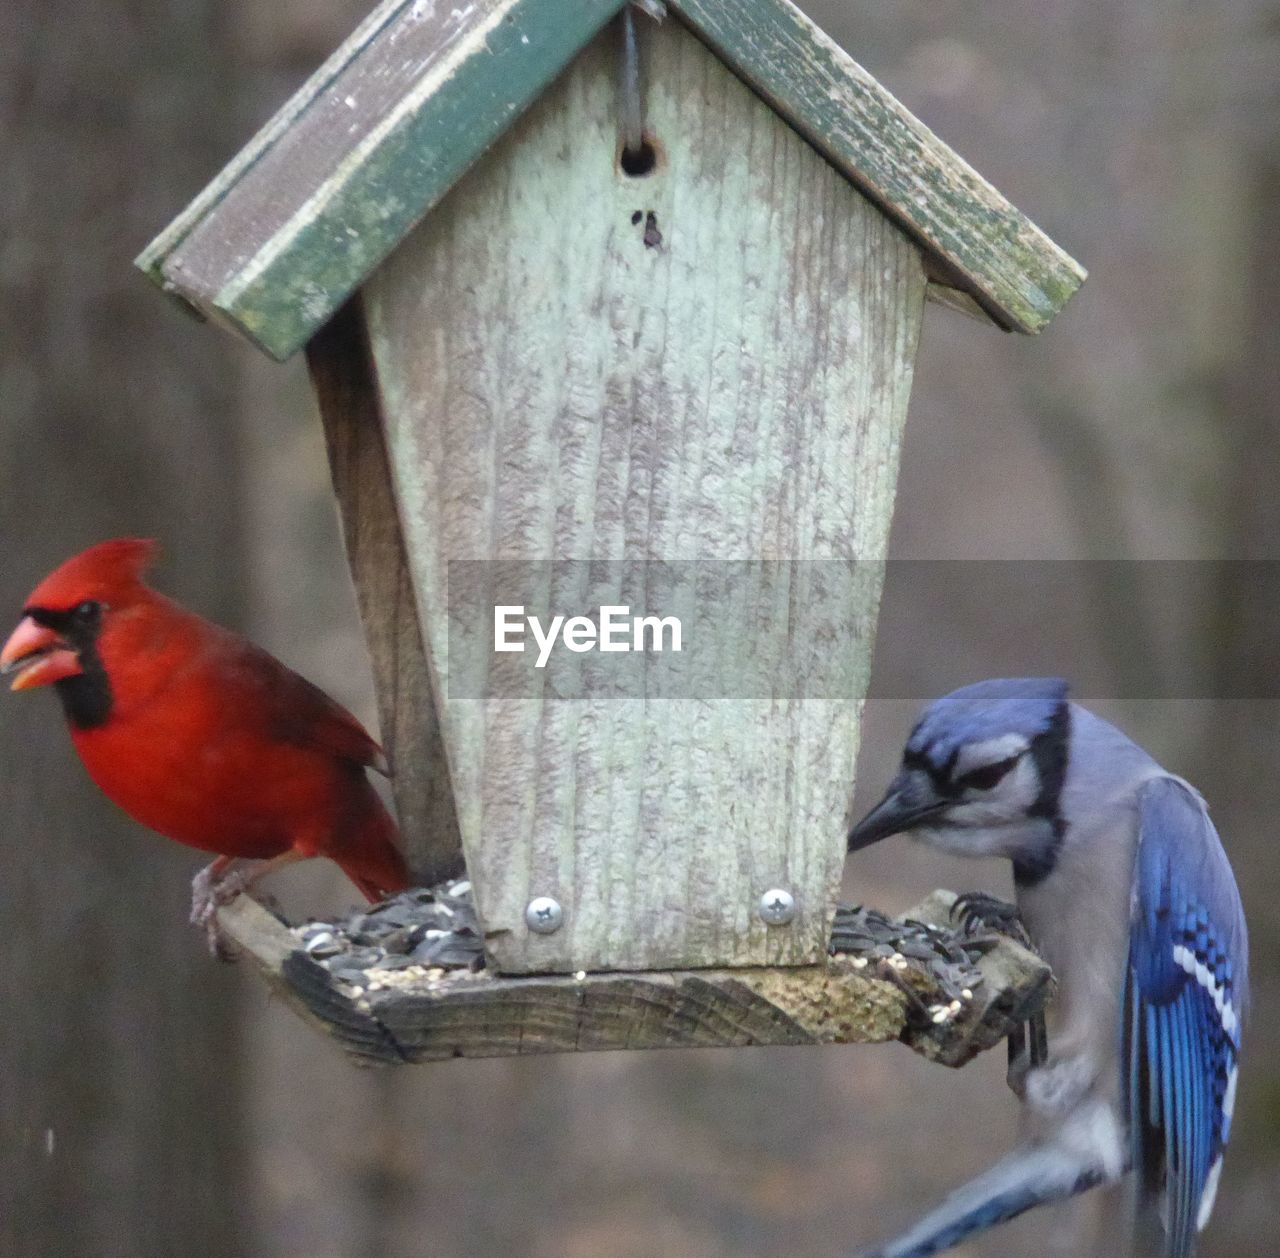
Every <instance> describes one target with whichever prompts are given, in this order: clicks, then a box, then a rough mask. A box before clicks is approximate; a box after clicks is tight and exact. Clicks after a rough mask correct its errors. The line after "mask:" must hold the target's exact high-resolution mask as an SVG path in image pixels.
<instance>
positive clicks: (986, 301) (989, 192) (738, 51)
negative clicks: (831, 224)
mask: <svg viewBox="0 0 1280 1258" xmlns="http://www.w3.org/2000/svg"><path fill="white" fill-rule="evenodd" d="M668 3H669V5H670V7H671V8H672V9H674V10H675V11H676V13H678V14H679V15H680V17H681V18H683V20H684V21H685V22H686V23H687V24H688V25H689V26H690V27H691V28H692V29H693V30H694V32H695V33H696V34H697V35H698V36H699V37H700V38H701V39H703V40H704V41H705V42H706V43H707V44H708V46H709V47H710V48H711V49H712V50H713V51H714V52H715V53H716V55H717V56H719V57H720V58H721V60H723V61H724V62H725V63H726V64H727V65H728V66H730V67H731V68H732V69H733V70H734V72H735V73H737V74H738V75H739V76H740V77H741V78H742V79H744V80H745V81H746V82H747V83H749V84H750V85H751V87H752V88H754V89H755V91H756V92H758V93H759V94H760V95H761V96H762V97H763V98H764V99H765V100H766V101H767V102H768V103H769V104H770V105H771V106H772V107H773V108H774V109H775V110H777V112H778V113H779V114H780V115H781V116H782V117H783V118H785V119H786V120H787V121H788V122H789V123H790V124H791V125H792V126H793V127H794V128H795V129H796V130H797V131H799V132H800V134H801V135H803V136H804V137H805V138H806V139H807V140H808V141H809V142H810V143H811V144H812V145H813V146H814V147H815V148H816V149H817V150H818V151H819V152H820V153H822V154H823V155H824V156H825V157H826V158H827V160H828V161H830V162H831V163H832V164H833V165H834V166H835V167H836V168H837V169H838V170H840V171H841V172H842V173H843V174H844V175H845V176H846V177H847V178H848V179H849V180H850V181H851V182H852V183H854V184H856V185H857V186H858V187H859V188H861V189H862V191H863V192H865V193H866V195H867V196H869V197H870V198H871V199H872V200H873V201H875V202H876V204H878V205H879V206H880V207H881V208H882V209H883V210H884V211H885V212H886V213H887V214H888V215H889V216H890V217H891V218H893V219H894V220H895V221H896V222H898V223H899V224H900V226H901V227H902V228H903V229H904V230H905V231H906V232H907V233H908V234H909V235H910V236H912V237H913V238H914V239H916V240H917V241H919V242H920V243H921V244H922V245H924V246H925V247H926V248H927V249H928V250H929V251H930V252H932V253H934V254H936V255H937V256H938V257H939V258H941V259H943V260H944V261H945V262H946V264H947V269H948V270H950V271H952V272H954V278H952V279H950V280H949V282H951V283H956V284H958V285H961V286H963V287H965V288H968V289H970V290H971V291H972V292H973V294H974V296H975V297H976V298H977V299H978V301H979V302H980V303H981V304H982V306H983V307H984V309H986V310H987V312H988V313H989V314H990V315H991V316H992V317H993V318H995V319H996V320H997V322H1000V323H1003V324H1006V325H1007V326H1009V327H1012V328H1013V329H1015V330H1017V331H1019V332H1027V333H1035V332H1039V331H1040V330H1041V329H1042V328H1043V327H1044V326H1045V325H1046V324H1047V323H1048V322H1049V321H1050V320H1051V319H1052V318H1053V317H1054V316H1055V315H1056V314H1057V313H1058V312H1059V311H1060V310H1061V309H1062V307H1063V306H1065V305H1066V303H1067V302H1068V301H1069V300H1070V299H1071V297H1072V296H1073V295H1074V293H1075V292H1076V290H1077V289H1078V288H1079V287H1080V285H1081V284H1082V283H1084V280H1085V277H1086V274H1087V273H1086V271H1085V270H1084V268H1083V267H1082V266H1081V265H1080V264H1079V263H1078V262H1076V261H1075V259H1074V258H1072V257H1071V256H1070V255H1069V254H1067V253H1066V252H1064V251H1063V250H1062V249H1060V248H1059V247H1058V246H1057V245H1056V244H1054V242H1053V241H1052V240H1050V239H1049V237H1048V236H1046V235H1045V234H1044V232H1042V231H1041V230H1040V229H1039V228H1038V227H1037V226H1036V225H1035V224H1034V223H1033V222H1031V220H1030V219H1028V218H1027V217H1026V216H1025V215H1023V214H1022V213H1020V212H1019V211H1018V210H1017V209H1015V208H1014V207H1013V206H1012V205H1011V204H1010V203H1009V202H1008V201H1007V200H1006V199H1005V198H1004V197H1003V196H1002V195H1001V194H1000V193H999V192H998V191H996V189H995V188H993V187H992V186H991V184H989V183H988V182H987V181H986V180H985V179H983V178H982V176H981V175H979V174H978V173H977V171H975V170H974V169H973V168H972V167H971V166H970V165H969V164H968V163H967V162H965V161H964V159H963V158H961V157H960V156H959V155H958V154H957V153H955V152H954V151H953V150H952V149H950V148H948V147H947V145H945V144H944V143H943V142H942V141H941V140H939V139H938V137H937V136H935V135H934V134H933V132H932V131H930V130H929V128H928V127H926V126H925V125H924V123H922V122H921V121H920V120H919V119H918V118H916V117H915V116H914V115H913V114H911V113H910V112H909V111H908V110H907V109H906V108H905V107H904V106H903V105H902V104H901V103H900V102H899V101H898V100H897V99H896V98H895V97H894V96H893V95H892V94H891V93H890V92H889V91H888V90H887V89H886V88H885V87H884V86H883V85H881V84H880V83H878V82H877V81H876V80H875V79H874V78H873V77H872V76H871V75H870V74H868V73H867V71H866V70H864V69H863V68H862V67H861V66H860V65H859V64H858V63H857V62H856V61H854V59H853V58H852V57H851V56H849V54H848V53H847V52H845V51H844V49H842V48H841V47H840V46H839V45H838V44H837V43H836V42H835V41H834V40H833V39H832V38H831V37H830V36H829V35H827V34H826V32H825V31H823V30H822V29H821V28H820V27H818V26H817V25H815V24H814V23H813V22H812V21H811V20H810V19H809V18H808V17H806V16H805V14H803V13H802V12H801V11H800V10H799V9H797V8H796V6H795V5H794V4H792V3H790V0H668Z"/></svg>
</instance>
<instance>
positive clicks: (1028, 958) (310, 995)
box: [219, 891, 1053, 1066]
mask: <svg viewBox="0 0 1280 1258" xmlns="http://www.w3.org/2000/svg"><path fill="white" fill-rule="evenodd" d="M955 899H956V897H955V894H954V893H953V892H950V891H935V892H934V893H933V894H932V895H931V896H929V898H928V899H926V900H925V901H924V902H923V903H921V904H920V905H918V906H917V907H916V908H914V909H913V910H911V911H910V912H909V913H906V914H904V915H903V916H902V917H901V918H897V919H887V918H884V917H883V916H881V915H879V914H876V913H874V912H870V913H868V912H864V911H863V910H857V909H849V908H841V909H838V910H837V912H836V918H835V923H834V927H833V931H832V951H831V955H830V956H829V957H828V958H827V959H826V961H825V963H824V964H821V965H812V966H795V967H756V968H751V967H747V968H735V969H732V970H729V969H719V970H717V969H706V970H672V971H651V972H641V973H599V974H587V973H582V972H579V973H577V974H572V975H566V974H554V975H533V976H520V977H508V976H505V975H501V974H495V973H493V972H492V971H490V970H487V969H485V968H482V967H483V958H482V953H481V946H480V940H479V938H478V937H477V936H475V935H471V936H470V938H469V939H468V938H467V937H466V935H467V932H465V931H464V932H463V935H462V936H460V937H459V939H458V940H457V943H458V946H457V947H456V948H449V947H445V948H443V949H441V956H442V957H443V958H444V961H443V962H437V963H433V964H425V965H420V966H419V965H414V966H403V965H402V966H401V968H399V969H390V968H380V966H379V964H378V963H377V962H375V963H373V964H372V965H369V966H368V968H367V969H365V970H364V971H363V977H356V976H354V975H353V972H352V970H350V969H346V970H344V973H345V974H346V976H347V977H345V978H342V977H339V976H338V974H337V973H336V972H335V970H336V969H338V968H340V966H335V964H334V960H333V958H332V957H331V958H329V959H328V964H326V963H324V962H322V961H321V960H319V959H317V957H316V956H314V955H312V953H311V952H308V951H307V947H306V944H305V943H304V940H309V941H313V940H314V939H315V936H316V933H317V932H318V931H320V930H325V929H326V928H327V930H328V932H329V933H330V934H332V935H333V936H334V937H335V938H337V939H339V940H341V939H343V937H344V934H345V932H346V931H347V929H348V928H350V929H351V930H352V931H356V932H358V929H359V925H358V924H359V923H360V922H361V921H362V920H367V915H366V914H358V915H353V916H352V918H348V919H346V921H345V922H344V921H335V922H333V923H308V924H306V925H305V926H298V927H290V926H289V925H288V924H287V923H286V922H284V921H283V920H282V919H281V918H279V917H278V916H276V915H275V914H273V913H272V912H271V911H269V910H268V909H267V908H265V907H264V906H263V905H262V904H260V903H259V902H258V901H256V900H254V899H252V898H251V897H249V896H247V895H245V896H241V897H240V898H239V899H237V900H236V901H234V902H233V903H232V904H230V905H228V906H227V907H225V908H223V909H222V910H221V911H220V913H219V921H220V924H221V927H222V930H223V932H224V935H225V936H226V938H228V939H229V940H230V941H231V942H232V943H233V944H234V945H236V947H237V948H238V950H239V951H241V952H243V953H244V954H246V955H247V956H248V957H249V958H250V959H251V960H252V961H253V962H254V964H255V965H257V967H258V968H259V969H260V970H261V971H262V973H263V974H264V975H265V977H266V978H267V979H268V981H269V982H270V983H271V985H272V986H273V987H274V988H275V989H276V990H277V991H279V993H280V994H281V995H282V996H283V997H284V998H285V1000H286V1001H287V1002H288V1003H289V1004H290V1005H292V1006H293V1007H294V1008H295V1009H296V1010H297V1011H298V1012H299V1013H301V1014H302V1015H303V1016H304V1017H305V1018H307V1019H308V1020H309V1021H311V1022H312V1023H313V1024H315V1025H317V1026H319V1027H320V1029H321V1030H323V1031H324V1032H325V1033H326V1034H328V1035H331V1036H332V1037H333V1038H334V1039H335V1040H337V1042H338V1043H339V1044H340V1045H341V1046H342V1048H343V1049H345V1050H346V1051H347V1052H348V1053H349V1054H351V1056H352V1057H353V1058H355V1060H356V1061H358V1062H360V1063H362V1064H403V1063H412V1062H424V1061H439V1060H443V1059H446V1058H450V1057H507V1056H522V1055H524V1054H529V1053H556V1052H584V1051H598V1050H604V1049H622V1048H629V1049H634V1048H694V1047H722V1048H723V1047H747V1046H750V1045H757V1044H762V1045H777V1044H870V1043H882V1042H885V1041H888V1040H901V1041H902V1042H903V1043H904V1044H907V1045H908V1046H909V1047H911V1048H913V1049H915V1050H916V1052H918V1053H920V1054H922V1055H923V1056H925V1057H927V1058H929V1059H930V1060H932V1061H938V1062H941V1063H942V1064H944V1065H948V1066H962V1065H964V1064H965V1063H966V1062H968V1061H970V1060H971V1059H972V1058H973V1057H974V1056H976V1055H977V1054H978V1053H980V1052H982V1051H984V1050H985V1049H988V1048H992V1047H994V1046H995V1045H996V1044H998V1043H1000V1041H1001V1040H1003V1039H1005V1038H1006V1037H1008V1036H1010V1035H1011V1034H1015V1033H1017V1032H1018V1031H1019V1029H1020V1028H1021V1027H1022V1026H1023V1024H1025V1023H1026V1022H1027V1021H1028V1020H1029V1019H1031V1018H1033V1017H1035V1016H1036V1015H1037V1014H1039V1013H1041V1012H1042V1011H1043V1009H1044V1007H1045V1005H1046V1003H1047V1002H1048V1000H1049V997H1050V995H1051V993H1052V989H1053V978H1052V975H1051V973H1050V971H1049V967H1048V966H1047V965H1046V964H1045V963H1044V962H1043V961H1042V960H1041V959H1040V958H1039V957H1037V956H1036V955H1035V954H1034V953H1033V952H1031V951H1029V950H1028V949H1027V948H1025V947H1024V946H1023V945H1022V944H1021V943H1019V942H1018V941H1017V940H1015V939H1013V938H1011V937H1010V936H1008V935H1003V934H995V933H990V934H985V935H983V936H981V937H978V938H975V937H973V936H969V935H965V934H964V933H963V932H961V931H960V930H958V929H957V928H956V927H955V924H954V922H953V919H952V916H951V908H952V905H953V904H954V903H955ZM353 923H355V924H354V925H353ZM435 933H436V934H437V936H438V935H439V932H435ZM895 941H896V944H897V946H895ZM445 942H446V944H447V943H448V941H447V940H446V941H445ZM312 946H313V949H314V944H313V945H312ZM886 952H888V953H889V955H886ZM966 973H971V974H972V977H971V978H970V979H969V980H968V981H969V982H970V983H971V986H969V987H967V988H963V989H962V988H960V984H961V983H963V982H965V981H966V978H965V975H966ZM966 991H967V992H968V993H969V994H968V995H966V994H965V992H966Z"/></svg>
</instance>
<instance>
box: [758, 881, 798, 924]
mask: <svg viewBox="0 0 1280 1258" xmlns="http://www.w3.org/2000/svg"><path fill="white" fill-rule="evenodd" d="M758 911H759V913H760V920H761V921H762V922H764V923H765V924H766V925H769V926H785V925H787V923H788V922H790V921H791V920H792V919H793V918H794V917H795V915H796V898H795V896H793V895H792V894H791V892H790V891H784V890H783V889H782V888H781V887H773V888H771V889H770V890H769V891H766V892H765V893H764V895H762V896H761V897H760V904H759V906H758Z"/></svg>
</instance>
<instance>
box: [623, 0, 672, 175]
mask: <svg viewBox="0 0 1280 1258" xmlns="http://www.w3.org/2000/svg"><path fill="white" fill-rule="evenodd" d="M636 9H642V10H643V11H644V12H645V13H646V14H647V15H648V16H649V17H651V18H652V19H653V20H654V21H655V22H661V21H662V19H663V18H664V17H666V16H667V9H666V6H665V5H664V4H661V3H659V0H633V3H631V4H628V5H627V7H626V8H625V9H623V11H622V63H621V70H620V79H621V82H620V85H619V88H620V92H619V94H620V97H621V103H622V118H621V123H622V126H621V130H622V152H623V154H624V155H625V156H627V157H631V158H639V157H640V156H641V154H642V153H643V152H644V143H645V141H644V83H643V76H642V73H641V67H640V45H639V41H638V39H637V37H636V17H635V11H636Z"/></svg>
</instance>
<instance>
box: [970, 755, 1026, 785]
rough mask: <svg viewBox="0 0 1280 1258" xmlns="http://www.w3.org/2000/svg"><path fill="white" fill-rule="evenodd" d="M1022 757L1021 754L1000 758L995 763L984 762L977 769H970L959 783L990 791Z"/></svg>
mask: <svg viewBox="0 0 1280 1258" xmlns="http://www.w3.org/2000/svg"><path fill="white" fill-rule="evenodd" d="M1021 758H1022V757H1021V756H1010V757H1009V758H1008V760H998V761H997V762H996V763H995V764H984V765H982V766H981V767H979V768H977V769H970V770H969V772H968V773H966V774H964V776H963V777H961V779H960V781H959V782H958V783H957V785H958V786H965V787H972V788H973V789H974V790H978V791H989V790H991V788H992V787H994V786H996V785H998V784H999V783H1000V782H1001V780H1002V779H1003V778H1004V777H1005V775H1006V774H1007V773H1008V772H1009V770H1010V769H1012V768H1013V766H1014V765H1015V764H1017V763H1018V761H1019V760H1020V759H1021Z"/></svg>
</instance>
